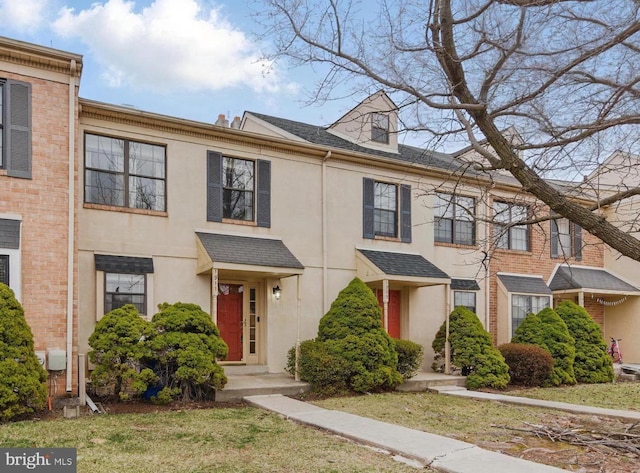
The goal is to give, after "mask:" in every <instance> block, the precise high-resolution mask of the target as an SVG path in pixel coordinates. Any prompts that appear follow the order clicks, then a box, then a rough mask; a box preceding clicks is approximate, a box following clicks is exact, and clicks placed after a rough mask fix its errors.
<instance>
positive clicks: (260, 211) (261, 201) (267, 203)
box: [256, 159, 271, 227]
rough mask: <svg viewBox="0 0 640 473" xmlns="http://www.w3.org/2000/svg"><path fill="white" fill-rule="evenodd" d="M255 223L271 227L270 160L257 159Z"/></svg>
mask: <svg viewBox="0 0 640 473" xmlns="http://www.w3.org/2000/svg"><path fill="white" fill-rule="evenodd" d="M257 165H258V183H257V189H258V192H257V194H258V195H257V202H256V211H257V215H256V223H257V225H258V226H259V227H271V162H269V161H264V160H262V159H259V160H258V163H257Z"/></svg>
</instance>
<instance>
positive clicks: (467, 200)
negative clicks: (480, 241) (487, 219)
mask: <svg viewBox="0 0 640 473" xmlns="http://www.w3.org/2000/svg"><path fill="white" fill-rule="evenodd" d="M474 214H475V199H474V198H473V197H463V196H460V195H454V194H443V193H440V192H438V193H437V194H436V202H435V206H434V236H435V241H437V242H441V243H456V244H459V245H474V244H475V238H476V225H475V216H474Z"/></svg>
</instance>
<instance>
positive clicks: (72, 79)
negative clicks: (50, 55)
mask: <svg viewBox="0 0 640 473" xmlns="http://www.w3.org/2000/svg"><path fill="white" fill-rule="evenodd" d="M77 71H78V67H77V63H76V60H75V59H71V61H70V67H69V198H68V200H69V216H68V228H67V231H68V238H67V242H68V243H67V244H68V246H67V366H66V391H67V392H68V393H69V392H71V391H72V387H73V294H74V280H73V263H74V259H75V257H74V251H73V250H74V247H75V233H74V229H75V227H74V226H75V213H74V210H75V199H76V197H75V141H76V135H75V125H76V123H75V91H76V73H77Z"/></svg>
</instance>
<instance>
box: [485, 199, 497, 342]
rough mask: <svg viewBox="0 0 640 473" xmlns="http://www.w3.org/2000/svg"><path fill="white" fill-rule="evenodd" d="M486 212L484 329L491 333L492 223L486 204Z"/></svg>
mask: <svg viewBox="0 0 640 473" xmlns="http://www.w3.org/2000/svg"><path fill="white" fill-rule="evenodd" d="M484 212H485V213H484V220H485V222H484V254H485V256H486V258H487V259H486V260H485V264H484V305H485V308H484V329H485V330H486V331H487V332H489V333H491V258H490V257H489V256H488V255H489V251H490V250H491V248H489V244H490V243H489V234H490V233H489V232H490V231H491V224H490V223H489V219H488V218H487V217H488V215H487V206H485V208H484ZM496 334H497V330H496Z"/></svg>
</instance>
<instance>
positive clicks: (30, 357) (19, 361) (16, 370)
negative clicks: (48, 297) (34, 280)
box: [0, 283, 47, 422]
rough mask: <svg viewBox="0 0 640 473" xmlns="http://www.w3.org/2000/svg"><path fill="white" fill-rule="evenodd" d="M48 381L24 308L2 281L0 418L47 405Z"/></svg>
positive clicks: (29, 411)
mask: <svg viewBox="0 0 640 473" xmlns="http://www.w3.org/2000/svg"><path fill="white" fill-rule="evenodd" d="M46 381H47V372H46V371H45V370H44V368H42V366H40V363H39V362H38V358H37V357H36V353H35V349H34V344H33V333H32V332H31V329H30V328H29V325H28V324H27V321H26V319H25V317H24V310H23V309H22V306H21V305H20V303H19V302H18V300H17V299H16V297H15V294H14V293H13V291H12V290H11V289H10V288H9V287H8V286H6V285H5V284H2V283H0V421H3V422H4V421H8V420H11V419H15V418H16V417H19V416H21V415H25V414H32V413H33V412H36V411H38V410H40V409H42V408H44V406H45V404H46V401H47V386H46Z"/></svg>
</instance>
